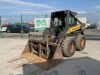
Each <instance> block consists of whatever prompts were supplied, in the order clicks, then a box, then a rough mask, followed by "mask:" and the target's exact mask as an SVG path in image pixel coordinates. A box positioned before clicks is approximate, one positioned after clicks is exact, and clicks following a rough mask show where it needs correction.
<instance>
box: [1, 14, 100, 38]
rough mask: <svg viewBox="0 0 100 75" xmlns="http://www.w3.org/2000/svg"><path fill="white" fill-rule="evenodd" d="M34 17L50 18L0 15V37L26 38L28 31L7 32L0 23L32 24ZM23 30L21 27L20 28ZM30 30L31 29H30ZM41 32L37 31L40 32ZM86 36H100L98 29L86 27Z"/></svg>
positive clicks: (37, 16)
mask: <svg viewBox="0 0 100 75" xmlns="http://www.w3.org/2000/svg"><path fill="white" fill-rule="evenodd" d="M35 18H50V15H47V14H45V15H1V16H0V38H8V37H10V38H27V37H28V33H24V32H20V33H7V32H3V31H2V30H1V29H2V25H7V24H12V25H15V24H20V25H21V26H22V25H23V23H25V24H28V25H32V24H34V19H35ZM21 30H23V27H22V29H21ZM31 32H32V31H31ZM33 33H35V34H38V32H33ZM41 33H42V32H39V34H41ZM86 36H87V37H94V38H95V37H98V38H100V30H97V28H95V29H87V30H86Z"/></svg>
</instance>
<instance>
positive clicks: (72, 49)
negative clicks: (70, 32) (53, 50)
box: [69, 42, 75, 56]
mask: <svg viewBox="0 0 100 75" xmlns="http://www.w3.org/2000/svg"><path fill="white" fill-rule="evenodd" d="M74 52H75V44H74V43H73V42H72V43H71V45H70V50H69V53H70V55H71V56H72V55H73V54H74Z"/></svg>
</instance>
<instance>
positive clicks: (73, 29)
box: [67, 25, 81, 33]
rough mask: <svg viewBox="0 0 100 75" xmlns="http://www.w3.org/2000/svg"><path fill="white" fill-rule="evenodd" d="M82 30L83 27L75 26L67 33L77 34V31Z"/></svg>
mask: <svg viewBox="0 0 100 75" xmlns="http://www.w3.org/2000/svg"><path fill="white" fill-rule="evenodd" d="M79 29H81V25H75V26H73V27H71V28H69V29H68V31H67V33H71V32H75V31H77V30H79Z"/></svg>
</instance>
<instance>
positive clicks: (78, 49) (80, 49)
mask: <svg viewBox="0 0 100 75" xmlns="http://www.w3.org/2000/svg"><path fill="white" fill-rule="evenodd" d="M82 39H83V40H84V46H83V47H81V41H82ZM75 44H76V50H77V51H82V50H83V49H84V48H85V45H86V38H85V36H84V35H81V34H79V35H76V38H75Z"/></svg>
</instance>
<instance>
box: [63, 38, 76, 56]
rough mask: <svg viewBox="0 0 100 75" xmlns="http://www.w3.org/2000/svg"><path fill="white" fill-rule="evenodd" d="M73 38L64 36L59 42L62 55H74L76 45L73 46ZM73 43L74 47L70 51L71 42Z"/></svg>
mask: <svg viewBox="0 0 100 75" xmlns="http://www.w3.org/2000/svg"><path fill="white" fill-rule="evenodd" d="M74 40H75V38H74V37H66V38H64V40H63V41H62V43H61V47H62V53H63V56H64V57H71V56H73V55H74V53H75V51H76V46H75V41H74ZM72 43H73V44H74V49H72V52H71V53H70V51H71V44H72Z"/></svg>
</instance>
